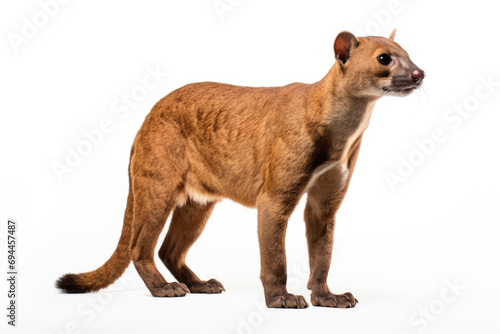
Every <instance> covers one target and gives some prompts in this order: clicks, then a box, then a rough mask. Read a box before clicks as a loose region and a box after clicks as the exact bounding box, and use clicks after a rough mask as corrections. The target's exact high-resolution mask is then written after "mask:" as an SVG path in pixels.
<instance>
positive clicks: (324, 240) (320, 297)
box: [304, 164, 357, 308]
mask: <svg viewBox="0 0 500 334" xmlns="http://www.w3.org/2000/svg"><path fill="white" fill-rule="evenodd" d="M349 179H350V171H349V170H348V169H347V168H345V167H344V166H343V165H340V164H339V166H338V168H333V169H331V170H330V171H328V172H326V173H325V174H323V175H321V176H320V177H319V178H318V180H317V182H316V184H315V185H313V186H312V187H311V188H310V189H309V191H308V196H307V204H306V209H305V212H304V219H305V222H306V236H307V245H308V249H309V264H310V269H311V273H310V277H309V282H308V283H307V288H308V289H309V290H311V303H312V304H313V305H314V306H329V307H339V308H348V307H354V306H355V305H356V303H357V300H356V298H354V296H353V295H352V294H351V293H350V292H347V293H344V294H341V295H335V294H333V293H331V292H330V289H329V288H328V285H327V282H326V281H327V277H328V271H329V269H330V262H331V259H332V250H333V230H334V228H335V214H336V212H337V209H338V208H339V206H340V204H341V202H342V199H343V198H344V195H345V192H346V190H347V185H348V182H349Z"/></svg>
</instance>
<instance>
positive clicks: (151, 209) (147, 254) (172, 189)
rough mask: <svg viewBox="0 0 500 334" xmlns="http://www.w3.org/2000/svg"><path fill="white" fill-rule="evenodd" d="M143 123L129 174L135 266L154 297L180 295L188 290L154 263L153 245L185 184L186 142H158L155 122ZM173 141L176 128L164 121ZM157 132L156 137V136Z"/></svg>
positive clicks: (131, 248)
mask: <svg viewBox="0 0 500 334" xmlns="http://www.w3.org/2000/svg"><path fill="white" fill-rule="evenodd" d="M146 123H147V121H146V122H145V125H143V128H144V127H146V129H147V130H144V129H141V131H140V132H139V134H138V136H137V138H136V143H135V144H134V149H133V156H132V158H131V168H130V174H131V179H132V189H133V194H134V205H133V223H132V239H131V244H130V255H131V257H132V260H133V262H134V265H135V268H136V269H137V271H138V272H139V275H140V276H141V278H142V279H143V281H144V283H145V284H146V286H147V287H148V289H149V291H150V292H151V294H152V295H153V296H155V297H180V296H184V295H185V294H186V293H188V292H189V289H188V288H187V287H186V285H185V284H182V283H177V282H173V283H167V281H166V280H165V278H163V276H162V275H161V273H160V272H159V271H158V269H157V268H156V265H155V263H154V249H155V246H156V244H157V242H158V237H159V236H160V233H161V231H162V229H163V227H164V226H165V222H166V220H167V217H168V215H169V213H170V212H171V211H172V209H173V208H174V207H175V206H176V205H177V198H178V197H179V194H180V193H181V192H182V190H183V187H184V181H185V175H186V172H185V171H186V170H187V164H186V162H185V159H184V147H183V145H182V144H183V142H182V141H181V140H180V139H179V140H177V142H176V144H177V145H170V146H167V147H165V146H161V145H158V143H157V142H158V138H156V137H157V136H158V133H157V132H158V131H156V130H155V128H154V127H155V125H156V124H158V123H154V124H149V123H148V124H146ZM150 123H151V122H150ZM162 126H163V128H164V129H163V131H164V133H168V134H169V136H170V140H172V141H174V140H176V139H178V138H180V136H176V132H175V128H174V127H170V126H168V124H162ZM154 136H156V137H154Z"/></svg>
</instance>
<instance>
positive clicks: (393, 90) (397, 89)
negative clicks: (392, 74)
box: [382, 85, 420, 93]
mask: <svg viewBox="0 0 500 334" xmlns="http://www.w3.org/2000/svg"><path fill="white" fill-rule="evenodd" d="M419 86H420V85H411V86H408V87H382V90H383V91H384V92H388V93H411V92H413V91H414V90H415V89H417V88H418V87H419Z"/></svg>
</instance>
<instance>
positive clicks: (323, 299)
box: [311, 292, 359, 308]
mask: <svg viewBox="0 0 500 334" xmlns="http://www.w3.org/2000/svg"><path fill="white" fill-rule="evenodd" d="M311 303H312V304H313V305H314V306H326V307H338V308H350V307H354V306H356V304H357V303H359V302H358V300H357V299H356V298H354V296H353V295H352V293H350V292H346V293H343V294H341V295H334V294H333V293H331V292H329V293H326V294H314V293H313V294H311Z"/></svg>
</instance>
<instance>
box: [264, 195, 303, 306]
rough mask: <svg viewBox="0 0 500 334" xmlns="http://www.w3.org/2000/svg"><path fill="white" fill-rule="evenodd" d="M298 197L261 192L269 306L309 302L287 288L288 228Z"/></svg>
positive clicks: (265, 281) (266, 288)
mask: <svg viewBox="0 0 500 334" xmlns="http://www.w3.org/2000/svg"><path fill="white" fill-rule="evenodd" d="M294 206H295V200H293V201H292V200H290V199H283V198H280V197H278V196H270V195H268V194H261V195H259V198H258V201H257V210H258V234H259V247H260V262H261V275H260V279H261V280H262V285H263V286H264V294H265V297H266V305H267V307H272V308H306V307H307V306H309V305H308V304H307V302H306V300H305V299H304V297H302V296H296V295H292V294H290V293H288V292H287V290H286V281H287V273H286V255H285V232H286V227H287V224H288V217H289V216H290V213H291V211H292V210H293V207H294Z"/></svg>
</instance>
